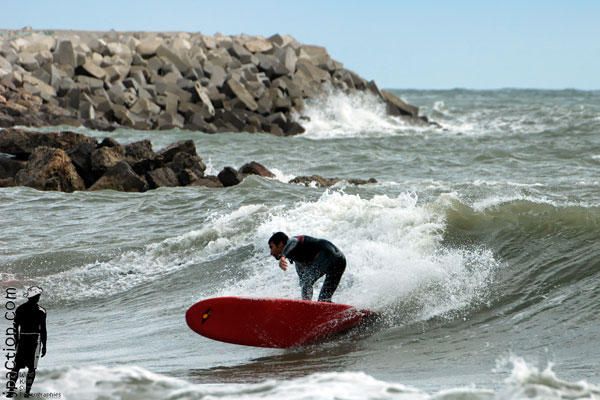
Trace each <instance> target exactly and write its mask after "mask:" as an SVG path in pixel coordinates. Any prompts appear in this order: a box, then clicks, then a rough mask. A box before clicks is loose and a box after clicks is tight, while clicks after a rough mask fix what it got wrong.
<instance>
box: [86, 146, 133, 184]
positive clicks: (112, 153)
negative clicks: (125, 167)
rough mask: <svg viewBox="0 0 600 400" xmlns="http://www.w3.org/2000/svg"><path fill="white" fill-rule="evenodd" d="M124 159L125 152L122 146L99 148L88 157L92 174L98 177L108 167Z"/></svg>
mask: <svg viewBox="0 0 600 400" xmlns="http://www.w3.org/2000/svg"><path fill="white" fill-rule="evenodd" d="M124 159H125V150H124V149H123V147H122V146H116V147H100V148H97V149H96V150H94V151H93V152H92V154H91V156H90V160H91V167H92V173H93V174H94V175H95V176H96V177H99V176H101V175H102V174H103V173H104V172H106V171H107V170H108V169H109V168H110V167H112V166H114V165H116V164H117V163H118V162H119V161H122V160H124Z"/></svg>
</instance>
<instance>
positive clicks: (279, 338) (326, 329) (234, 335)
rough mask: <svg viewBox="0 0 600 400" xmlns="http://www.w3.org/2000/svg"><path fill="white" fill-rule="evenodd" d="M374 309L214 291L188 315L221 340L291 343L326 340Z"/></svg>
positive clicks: (199, 330)
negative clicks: (216, 294)
mask: <svg viewBox="0 0 600 400" xmlns="http://www.w3.org/2000/svg"><path fill="white" fill-rule="evenodd" d="M374 316H375V314H374V313H373V312H371V311H368V310H358V309H356V308H354V307H352V306H349V305H346V304H337V303H326V302H318V301H307V300H288V299H269V298H247V297H216V298H212V299H206V300H202V301H199V302H197V303H196V304H194V305H193V306H191V307H190V308H189V309H188V310H187V312H186V314H185V320H186V322H187V324H188V326H189V327H190V328H191V329H192V330H193V331H194V332H196V333H198V334H200V335H202V336H205V337H207V338H210V339H214V340H219V341H221V342H227V343H234V344H241V345H246V346H256V347H275V348H287V347H295V346H302V345H306V344H311V343H315V342H319V341H322V340H323V339H326V338H327V337H329V336H332V335H334V334H338V333H342V332H345V331H347V330H349V329H351V328H353V327H356V326H358V325H360V324H361V323H363V322H365V321H366V320H367V319H370V318H372V317H374Z"/></svg>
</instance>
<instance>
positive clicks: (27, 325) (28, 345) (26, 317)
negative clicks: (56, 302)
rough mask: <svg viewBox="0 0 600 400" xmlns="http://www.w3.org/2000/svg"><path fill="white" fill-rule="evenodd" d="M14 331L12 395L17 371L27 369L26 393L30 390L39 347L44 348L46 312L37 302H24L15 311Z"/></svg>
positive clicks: (11, 376) (11, 377) (11, 373)
mask: <svg viewBox="0 0 600 400" xmlns="http://www.w3.org/2000/svg"><path fill="white" fill-rule="evenodd" d="M14 325H15V331H16V335H15V336H16V338H17V354H16V355H15V366H14V368H13V369H12V371H11V372H10V388H9V390H10V389H12V391H13V392H12V394H13V395H14V390H15V384H16V381H17V378H18V374H19V370H20V369H22V368H27V370H28V371H27V380H26V391H25V392H26V393H29V391H30V390H31V385H32V384H33V380H34V379H35V369H36V368H37V362H38V358H39V355H40V347H41V346H43V347H44V348H46V336H47V334H46V310H45V309H44V308H43V307H42V306H40V305H39V304H37V302H35V303H33V302H30V301H28V302H26V303H24V304H21V305H20V306H19V307H17V310H16V311H15V320H14Z"/></svg>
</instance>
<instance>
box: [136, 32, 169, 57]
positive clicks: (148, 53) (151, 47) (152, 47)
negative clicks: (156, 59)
mask: <svg viewBox="0 0 600 400" xmlns="http://www.w3.org/2000/svg"><path fill="white" fill-rule="evenodd" d="M161 44H163V39H161V38H159V37H148V38H145V39H143V40H140V43H139V44H138V45H137V46H136V48H135V50H136V51H137V52H138V54H140V55H141V56H142V57H144V58H149V57H152V56H153V55H155V54H156V50H157V49H158V47H159V46H160V45H161Z"/></svg>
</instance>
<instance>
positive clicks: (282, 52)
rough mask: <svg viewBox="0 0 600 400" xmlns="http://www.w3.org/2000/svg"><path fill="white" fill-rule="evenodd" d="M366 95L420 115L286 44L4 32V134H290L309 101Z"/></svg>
mask: <svg viewBox="0 0 600 400" xmlns="http://www.w3.org/2000/svg"><path fill="white" fill-rule="evenodd" d="M328 87H333V88H336V89H338V90H341V91H344V92H347V93H351V92H354V91H369V92H371V93H372V94H373V95H375V96H377V97H379V98H380V99H381V101H382V102H384V103H385V104H386V108H387V112H388V113H389V114H390V115H394V116H397V117H400V118H402V119H405V120H407V121H409V122H411V123H414V124H421V125H423V124H428V123H429V122H428V121H427V118H426V117H422V116H419V110H418V108H417V107H415V106H412V105H410V104H407V103H405V102H404V101H402V100H401V99H400V98H398V97H397V96H395V95H393V94H392V93H390V92H387V91H385V90H380V89H379V88H378V87H377V85H376V83H375V82H374V81H367V80H365V79H364V78H362V77H360V76H358V75H357V74H356V73H354V72H352V71H350V70H348V69H346V68H344V66H343V64H342V63H340V62H339V61H336V60H334V59H332V58H331V57H330V55H329V54H328V52H327V50H326V49H325V48H323V47H319V46H313V45H306V44H301V43H299V42H298V41H296V40H295V39H294V38H292V37H290V36H287V35H279V34H276V35H273V36H271V37H268V38H263V37H259V36H248V35H237V36H225V35H219V34H217V35H215V36H207V35H203V34H200V33H186V32H178V33H148V32H114V31H111V32H86V31H79V32H75V31H32V30H30V29H24V30H19V31H6V30H4V31H0V127H13V126H17V125H21V126H48V125H72V126H79V125H84V126H86V127H89V128H92V129H97V130H107V131H110V130H113V129H115V128H117V127H131V128H134V129H142V130H151V129H172V128H181V129H190V130H194V131H202V132H207V133H215V132H241V131H243V132H267V133H271V134H275V135H295V134H299V133H302V132H304V128H303V127H302V121H303V116H302V113H303V110H304V104H305V101H307V100H310V99H314V98H316V97H318V96H320V95H323V93H324V89H325V88H328Z"/></svg>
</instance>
